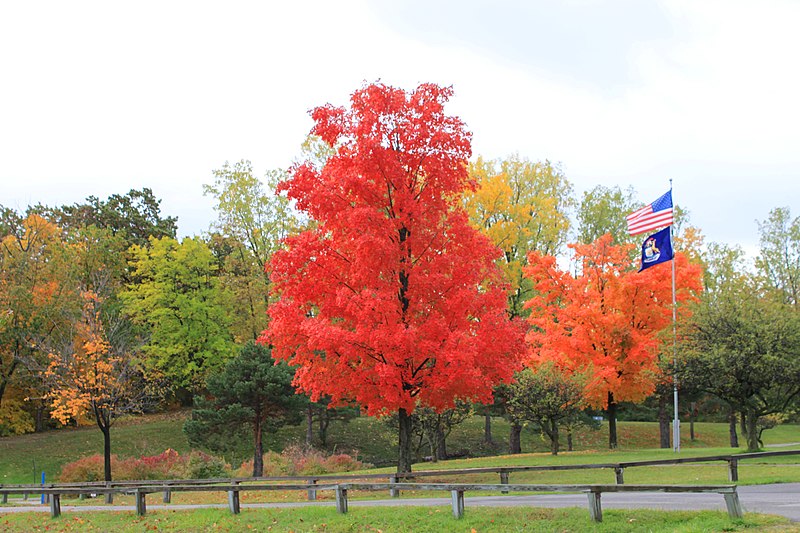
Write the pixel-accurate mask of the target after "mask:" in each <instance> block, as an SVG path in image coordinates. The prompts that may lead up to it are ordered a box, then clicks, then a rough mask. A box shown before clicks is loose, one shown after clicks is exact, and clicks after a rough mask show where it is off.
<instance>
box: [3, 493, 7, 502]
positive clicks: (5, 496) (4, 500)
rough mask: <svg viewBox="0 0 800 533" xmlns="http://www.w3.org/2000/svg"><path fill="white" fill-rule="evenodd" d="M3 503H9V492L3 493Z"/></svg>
mask: <svg viewBox="0 0 800 533" xmlns="http://www.w3.org/2000/svg"><path fill="white" fill-rule="evenodd" d="M3 503H8V493H7V492H4V493H3Z"/></svg>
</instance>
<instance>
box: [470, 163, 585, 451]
mask: <svg viewBox="0 0 800 533" xmlns="http://www.w3.org/2000/svg"><path fill="white" fill-rule="evenodd" d="M470 175H471V176H472V177H473V178H474V179H475V180H476V182H477V189H476V190H475V191H474V192H471V193H468V194H466V195H465V205H466V209H467V212H468V213H469V216H470V222H472V224H473V226H475V227H476V228H478V229H479V230H481V231H482V232H484V233H485V234H486V235H487V236H489V238H490V239H491V240H492V242H493V243H494V244H495V245H496V246H498V247H499V248H500V249H501V250H502V251H503V255H502V257H501V258H500V259H499V260H498V263H499V264H500V266H501V267H502V269H503V271H504V273H505V276H506V280H508V282H509V284H510V285H511V290H510V291H509V293H508V313H509V315H510V316H511V317H512V318H516V317H520V316H523V315H525V314H527V313H526V312H525V311H524V309H523V304H524V303H525V301H526V300H527V299H528V298H529V297H530V294H531V291H532V284H531V282H530V280H529V279H527V278H525V277H524V276H523V275H522V268H523V267H524V266H525V265H527V258H528V253H529V252H531V251H533V250H538V251H539V252H541V253H543V254H546V255H556V254H558V253H559V251H560V250H561V248H562V247H563V245H564V244H565V243H566V239H567V232H568V230H569V227H570V222H569V210H570V209H571V208H572V207H573V205H574V203H575V201H574V199H573V197H572V185H571V184H570V183H569V181H567V179H566V177H564V174H563V173H562V172H561V169H560V168H558V166H556V165H553V164H551V163H550V162H549V161H544V162H532V161H529V160H527V159H524V158H520V157H519V156H517V155H514V156H511V157H509V158H507V159H504V160H498V161H485V160H483V159H482V158H478V160H477V161H476V162H475V163H472V164H471V165H470ZM515 390H516V389H515ZM506 392H507V393H509V391H506ZM484 409H485V410H484V416H485V424H484V428H485V430H484V440H486V441H487V442H491V416H490V415H491V410H492V407H490V406H486V407H485V408H484ZM510 427H511V433H512V434H511V436H510V437H509V443H511V444H512V446H511V448H510V450H509V451H510V453H520V450H519V448H518V447H516V446H514V444H515V443H519V436H520V431H521V430H522V428H521V426H520V425H519V424H515V423H512V424H511V426H510Z"/></svg>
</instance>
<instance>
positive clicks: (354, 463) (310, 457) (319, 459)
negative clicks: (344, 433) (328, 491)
mask: <svg viewBox="0 0 800 533" xmlns="http://www.w3.org/2000/svg"><path fill="white" fill-rule="evenodd" d="M263 460H264V476H266V477H270V476H298V475H299V476H304V475H320V474H333V473H336V472H350V471H352V470H362V469H365V468H371V467H372V465H371V464H369V463H363V462H361V461H359V460H358V459H356V458H354V457H351V456H350V455H347V454H345V453H339V454H336V455H330V456H329V455H325V454H324V453H323V452H321V451H319V450H316V449H314V448H308V447H306V446H298V445H293V446H288V447H287V448H286V449H284V450H283V452H282V453H280V454H278V453H275V452H267V453H265V454H264V459H263ZM252 474H253V460H252V459H251V460H249V461H245V462H244V463H242V466H240V467H239V468H238V469H237V470H236V472H235V475H236V476H238V477H249V476H251V475H252Z"/></svg>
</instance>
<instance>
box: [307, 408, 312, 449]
mask: <svg viewBox="0 0 800 533" xmlns="http://www.w3.org/2000/svg"><path fill="white" fill-rule="evenodd" d="M312 444H314V406H313V405H312V404H311V403H310V402H309V404H308V408H307V409H306V446H311V445H312Z"/></svg>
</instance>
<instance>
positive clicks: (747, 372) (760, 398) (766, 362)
mask: <svg viewBox="0 0 800 533" xmlns="http://www.w3.org/2000/svg"><path fill="white" fill-rule="evenodd" d="M709 293H710V295H709V296H708V297H705V298H704V299H703V301H702V303H701V304H700V305H699V306H698V308H697V310H696V311H695V313H694V316H693V320H692V321H691V323H690V324H689V325H688V327H686V328H685V330H684V331H683V332H682V335H681V337H682V339H683V342H682V350H681V353H682V357H681V360H680V361H679V366H678V371H679V374H678V375H679V379H680V381H681V382H683V381H687V382H691V383H693V384H694V385H695V386H696V387H697V388H699V389H701V390H703V391H705V392H708V393H710V394H713V395H715V396H717V397H718V398H720V399H722V400H724V401H725V402H727V403H728V404H730V405H731V406H732V407H733V408H734V409H735V410H737V411H740V412H742V413H744V415H745V421H746V434H747V448H748V450H751V451H752V450H757V449H758V447H759V443H758V437H759V432H758V419H759V418H760V417H765V416H767V415H771V414H775V413H781V412H783V411H785V410H786V409H787V408H788V407H789V406H790V405H791V404H792V403H793V402H795V401H796V399H797V398H798V396H800V315H798V313H796V312H794V310H793V309H792V307H791V306H790V305H789V304H786V303H781V302H775V301H774V300H769V299H765V298H763V297H762V296H761V295H760V294H759V292H758V290H757V287H756V283H755V282H754V281H753V280H752V279H750V278H748V279H745V280H744V282H743V283H741V282H737V283H736V284H734V283H731V284H728V285H726V286H724V290H722V288H719V289H718V290H716V291H714V292H713V293H712V292H711V291H709Z"/></svg>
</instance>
